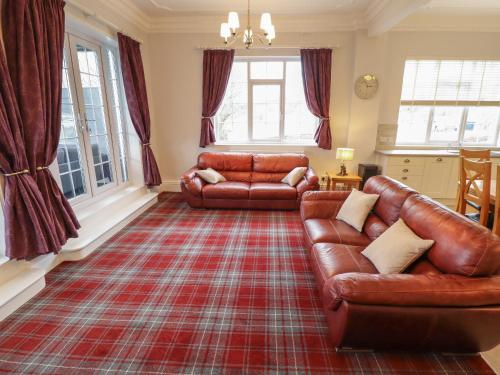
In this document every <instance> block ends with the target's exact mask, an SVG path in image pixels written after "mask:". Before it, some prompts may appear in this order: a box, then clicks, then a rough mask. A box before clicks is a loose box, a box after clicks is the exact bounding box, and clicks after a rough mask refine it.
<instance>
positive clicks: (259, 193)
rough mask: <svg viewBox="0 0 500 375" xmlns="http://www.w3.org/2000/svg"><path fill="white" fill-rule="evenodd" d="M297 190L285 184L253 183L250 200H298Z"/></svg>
mask: <svg viewBox="0 0 500 375" xmlns="http://www.w3.org/2000/svg"><path fill="white" fill-rule="evenodd" d="M296 198H297V189H295V188H294V187H291V186H290V185H287V184H283V183H265V182H252V184H251V185H250V199H276V200H280V199H296Z"/></svg>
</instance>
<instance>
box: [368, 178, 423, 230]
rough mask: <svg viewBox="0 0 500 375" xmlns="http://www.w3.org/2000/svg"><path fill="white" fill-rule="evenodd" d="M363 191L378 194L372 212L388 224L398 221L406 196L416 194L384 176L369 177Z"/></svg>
mask: <svg viewBox="0 0 500 375" xmlns="http://www.w3.org/2000/svg"><path fill="white" fill-rule="evenodd" d="M363 191H364V192H365V193H367V194H378V195H380V198H379V199H378V201H377V203H375V206H374V207H373V212H374V213H375V214H376V215H377V216H378V217H380V218H381V219H382V220H383V221H384V222H385V223H386V224H387V225H388V226H391V225H392V224H394V223H395V222H396V221H398V219H399V213H400V211H401V207H402V206H403V204H404V202H405V201H406V200H407V199H408V197H410V196H412V195H415V194H417V192H416V191H415V190H413V189H410V188H409V187H408V186H406V185H403V184H402V183H400V182H398V181H396V180H393V179H391V178H389V177H385V176H374V177H371V178H369V179H368V181H367V182H366V184H365V186H364V188H363Z"/></svg>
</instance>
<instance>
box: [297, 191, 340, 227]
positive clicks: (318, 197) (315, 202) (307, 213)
mask: <svg viewBox="0 0 500 375" xmlns="http://www.w3.org/2000/svg"><path fill="white" fill-rule="evenodd" d="M349 194H350V192H349V191H306V192H305V193H304V194H303V195H302V202H301V204H300V214H301V216H302V220H307V219H329V218H331V217H334V216H336V215H337V213H338V212H339V210H340V207H342V205H343V204H344V201H345V200H346V199H347V197H348V196H349Z"/></svg>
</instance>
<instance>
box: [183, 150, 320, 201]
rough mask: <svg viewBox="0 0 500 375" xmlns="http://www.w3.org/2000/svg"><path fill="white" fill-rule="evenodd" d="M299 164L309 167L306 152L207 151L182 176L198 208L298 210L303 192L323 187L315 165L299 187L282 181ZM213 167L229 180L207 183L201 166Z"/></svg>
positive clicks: (185, 192)
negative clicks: (202, 175)
mask: <svg viewBox="0 0 500 375" xmlns="http://www.w3.org/2000/svg"><path fill="white" fill-rule="evenodd" d="M296 167H309V159H308V158H307V157H306V156H305V155H303V154H251V153H231V152H218V153H215V152H204V153H202V154H200V155H199V156H198V163H197V164H196V166H194V167H193V168H191V169H189V170H188V171H186V172H185V173H184V174H183V175H182V178H181V190H182V194H183V196H184V199H185V200H186V202H187V203H188V204H189V205H190V206H191V207H194V208H203V207H204V208H257V209H298V208H299V206H300V200H301V198H302V194H303V193H304V192H306V191H309V190H317V189H318V188H319V184H318V177H317V176H316V174H315V173H314V171H313V170H312V169H311V168H308V170H307V172H306V174H305V176H304V177H303V178H302V180H301V181H300V182H299V183H298V184H297V185H296V186H295V187H291V186H289V185H288V184H284V183H282V182H281V180H282V179H283V178H284V177H285V176H286V175H287V174H288V173H289V172H290V171H291V170H292V169H294V168H296ZM207 168H212V169H215V170H216V171H217V172H219V173H220V174H221V175H223V176H224V177H225V178H226V180H227V181H225V182H219V183H217V184H207V183H206V182H205V181H203V180H202V179H201V178H200V177H199V176H198V175H197V174H196V170H198V169H207Z"/></svg>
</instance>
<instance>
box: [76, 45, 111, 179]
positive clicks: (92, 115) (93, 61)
mask: <svg viewBox="0 0 500 375" xmlns="http://www.w3.org/2000/svg"><path fill="white" fill-rule="evenodd" d="M76 50H77V53H78V63H79V64H80V65H79V69H80V77H81V81H82V89H83V92H84V104H85V112H86V120H87V127H88V129H89V138H90V145H91V149H92V159H93V164H94V169H95V171H96V180H97V186H102V185H105V184H108V183H111V182H113V174H112V173H109V176H106V177H105V176H103V173H101V172H102V165H99V164H101V163H103V162H107V161H109V160H110V156H111V153H110V144H109V138H108V128H107V126H106V119H105V116H104V104H103V103H104V100H103V95H104V94H103V88H102V87H101V71H100V69H99V65H98V61H99V59H98V54H97V52H96V51H94V50H92V49H90V48H87V47H84V46H81V45H77V46H76ZM82 64H83V65H82ZM85 69H87V70H85ZM108 168H111V167H110V164H109V166H108ZM98 171H99V173H100V174H99V175H98Z"/></svg>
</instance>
